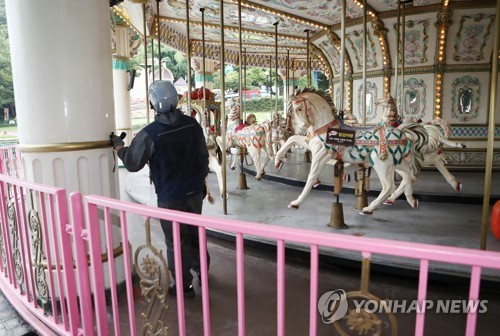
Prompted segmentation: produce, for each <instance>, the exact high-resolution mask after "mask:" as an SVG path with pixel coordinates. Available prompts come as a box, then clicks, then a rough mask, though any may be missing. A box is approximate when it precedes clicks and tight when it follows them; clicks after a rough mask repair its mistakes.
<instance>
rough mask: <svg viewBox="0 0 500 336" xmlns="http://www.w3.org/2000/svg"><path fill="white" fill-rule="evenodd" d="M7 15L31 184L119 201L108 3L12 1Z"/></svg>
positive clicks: (98, 0) (22, 142) (22, 146)
mask: <svg viewBox="0 0 500 336" xmlns="http://www.w3.org/2000/svg"><path fill="white" fill-rule="evenodd" d="M6 9H7V17H8V27H9V37H10V45H11V56H12V58H11V59H12V73H13V79H14V92H15V99H16V107H17V112H18V123H19V125H18V133H19V142H20V146H19V149H20V150H21V152H22V154H23V157H24V160H25V162H24V163H25V174H26V178H27V179H28V180H29V181H34V182H39V183H43V184H48V185H54V186H58V187H63V188H66V189H67V191H68V193H69V192H73V191H80V192H82V193H84V194H90V193H96V194H100V195H104V196H111V197H117V196H118V188H117V187H118V183H117V182H118V177H117V174H115V173H113V172H112V170H113V165H114V158H113V152H112V149H111V147H110V145H109V134H110V132H111V131H114V130H115V113H114V106H113V82H112V81H113V79H112V68H111V32H110V20H109V4H108V2H106V1H102V0H90V1H85V2H82V1H71V2H68V1H65V0H45V1H29V0H7V1H6Z"/></svg>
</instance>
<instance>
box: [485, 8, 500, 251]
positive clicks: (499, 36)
mask: <svg viewBox="0 0 500 336" xmlns="http://www.w3.org/2000/svg"><path fill="white" fill-rule="evenodd" d="M496 17H497V18H500V0H497V12H496ZM499 21H500V20H495V40H494V42H493V55H492V56H491V58H492V60H491V62H492V66H491V85H490V107H489V115H488V142H487V148H486V169H485V173H484V197H483V220H482V225H481V250H485V249H486V232H487V227H488V218H489V212H490V195H491V171H492V169H493V147H494V145H495V143H494V142H495V113H496V103H497V97H496V95H497V83H498V58H499V55H498V48H499V47H500V41H499V40H500V22H499Z"/></svg>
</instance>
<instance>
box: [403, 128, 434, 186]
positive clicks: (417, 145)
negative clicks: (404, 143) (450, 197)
mask: <svg viewBox="0 0 500 336" xmlns="http://www.w3.org/2000/svg"><path fill="white" fill-rule="evenodd" d="M401 131H403V133H404V134H405V135H406V137H407V138H408V139H410V146H411V147H410V153H411V154H412V155H411V159H410V169H411V175H412V179H413V180H414V181H416V180H417V179H418V174H419V173H420V169H422V166H423V164H424V154H425V152H426V149H427V142H428V141H429V136H428V134H427V131H426V130H425V128H424V127H423V126H422V125H421V124H416V123H410V124H407V125H405V127H403V128H402V129H401Z"/></svg>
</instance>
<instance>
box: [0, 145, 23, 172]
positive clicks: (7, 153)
mask: <svg viewBox="0 0 500 336" xmlns="http://www.w3.org/2000/svg"><path fill="white" fill-rule="evenodd" d="M0 163H1V164H0V172H1V173H2V174H6V175H8V176H10V177H15V178H19V179H23V178H24V175H23V167H22V160H21V153H20V152H19V151H18V150H16V146H4V147H0Z"/></svg>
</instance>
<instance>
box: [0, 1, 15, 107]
mask: <svg viewBox="0 0 500 336" xmlns="http://www.w3.org/2000/svg"><path fill="white" fill-rule="evenodd" d="M13 103H14V85H13V82H12V66H11V63H10V48H9V33H8V31H7V16H6V13H5V2H4V0H0V105H2V106H7V105H11V104H13Z"/></svg>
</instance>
